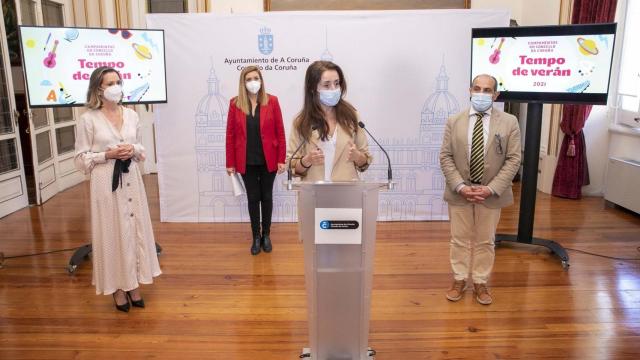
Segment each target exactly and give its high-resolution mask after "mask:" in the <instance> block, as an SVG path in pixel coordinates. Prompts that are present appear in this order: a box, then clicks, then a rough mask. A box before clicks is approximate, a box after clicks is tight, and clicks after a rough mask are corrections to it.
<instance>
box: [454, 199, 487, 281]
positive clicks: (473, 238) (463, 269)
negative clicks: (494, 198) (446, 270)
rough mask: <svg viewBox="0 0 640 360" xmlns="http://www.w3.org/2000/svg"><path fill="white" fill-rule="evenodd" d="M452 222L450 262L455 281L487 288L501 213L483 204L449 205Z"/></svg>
mask: <svg viewBox="0 0 640 360" xmlns="http://www.w3.org/2000/svg"><path fill="white" fill-rule="evenodd" d="M449 219H450V221H451V246H450V251H451V252H450V259H451V268H452V269H453V275H454V278H455V279H456V280H467V279H468V278H469V274H471V279H472V280H473V283H474V284H486V283H487V281H488V280H489V275H491V269H492V268H493V261H494V259H495V234H496V228H497V227H498V221H499V220H500V209H499V208H498V209H490V208H487V207H486V206H484V205H481V204H471V203H470V204H469V205H464V206H459V205H452V204H451V203H450V204H449Z"/></svg>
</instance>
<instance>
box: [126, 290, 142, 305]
mask: <svg viewBox="0 0 640 360" xmlns="http://www.w3.org/2000/svg"><path fill="white" fill-rule="evenodd" d="M127 297H128V298H129V301H131V305H133V306H135V307H139V308H144V299H143V298H142V296H141V297H140V300H133V298H132V297H131V292H130V291H127Z"/></svg>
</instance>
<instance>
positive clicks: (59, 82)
mask: <svg viewBox="0 0 640 360" xmlns="http://www.w3.org/2000/svg"><path fill="white" fill-rule="evenodd" d="M20 42H21V43H22V44H23V46H22V47H21V49H22V54H23V56H22V59H23V62H24V69H25V74H26V77H25V80H26V84H27V93H28V99H29V104H30V106H31V107H56V106H79V105H83V104H84V101H86V94H87V87H88V85H89V78H90V77H91V73H92V72H93V71H94V70H95V69H97V68H99V67H102V66H108V67H112V68H114V69H115V70H117V71H118V72H119V73H120V76H121V78H122V80H123V92H124V94H125V96H124V98H123V102H124V103H158V102H166V101H167V91H166V79H165V78H166V75H165V63H164V32H163V31H162V30H151V29H146V30H130V29H93V28H69V27H66V28H65V27H38V26H21V27H20Z"/></svg>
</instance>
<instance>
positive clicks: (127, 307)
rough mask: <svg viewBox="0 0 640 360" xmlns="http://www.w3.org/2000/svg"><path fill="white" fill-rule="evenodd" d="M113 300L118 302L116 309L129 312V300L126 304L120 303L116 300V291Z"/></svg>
mask: <svg viewBox="0 0 640 360" xmlns="http://www.w3.org/2000/svg"><path fill="white" fill-rule="evenodd" d="M113 302H114V303H115V304H116V309H118V310H120V311H122V312H126V313H128V312H129V308H130V305H129V300H127V303H126V304H122V305H118V302H117V301H116V294H115V293H114V294H113Z"/></svg>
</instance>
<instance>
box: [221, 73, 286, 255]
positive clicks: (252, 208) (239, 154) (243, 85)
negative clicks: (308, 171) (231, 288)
mask: <svg viewBox="0 0 640 360" xmlns="http://www.w3.org/2000/svg"><path fill="white" fill-rule="evenodd" d="M239 82H240V84H239V86H238V96H237V97H235V98H233V99H231V103H230V104H229V114H228V117H227V149H226V151H227V173H228V174H233V173H234V172H238V173H240V174H241V175H242V180H243V181H244V184H245V188H246V189H247V199H248V203H249V217H250V218H251V231H252V233H253V243H252V245H251V254H252V255H257V254H258V253H260V248H262V250H264V252H271V250H272V244H271V239H270V238H269V233H270V230H271V212H272V210H273V182H274V180H275V178H276V172H277V173H278V174H280V173H282V172H283V171H284V170H285V155H286V152H287V149H286V143H285V138H284V124H283V122H282V112H281V111H280V104H278V98H277V97H275V96H273V95H269V94H267V92H266V91H265V88H264V80H263V78H262V73H261V72H260V69H259V68H258V67H257V66H248V67H246V68H244V69H243V70H242V71H241V72H240V81H239ZM261 210H262V211H261ZM261 213H262V232H261V231H260V214H261Z"/></svg>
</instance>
